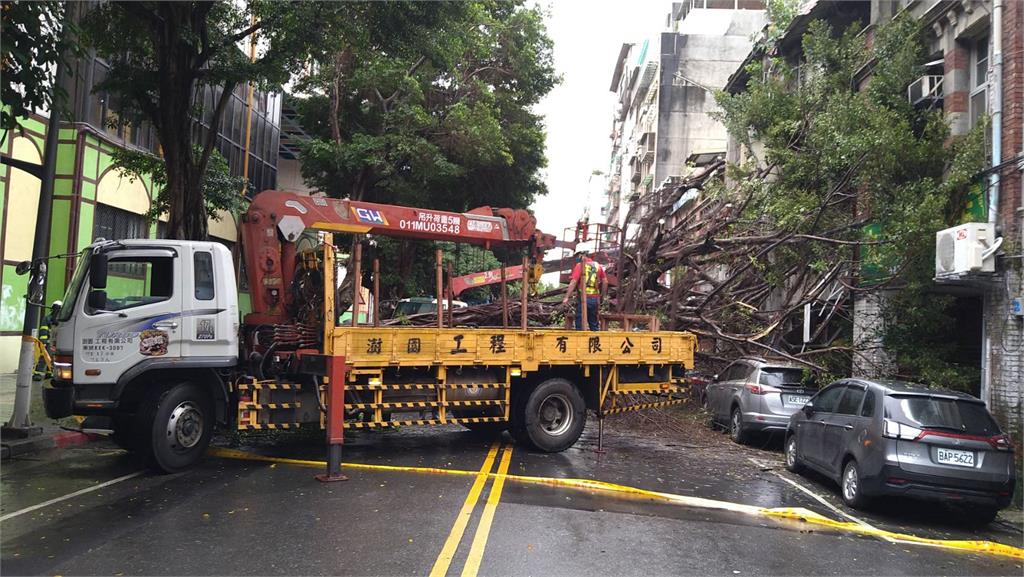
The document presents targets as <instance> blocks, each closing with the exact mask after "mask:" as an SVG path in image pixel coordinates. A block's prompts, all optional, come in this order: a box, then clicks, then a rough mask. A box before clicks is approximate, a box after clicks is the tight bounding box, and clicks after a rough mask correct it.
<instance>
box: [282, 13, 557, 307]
mask: <svg viewBox="0 0 1024 577" xmlns="http://www.w3.org/2000/svg"><path fill="white" fill-rule="evenodd" d="M345 6H346V8H347V18H346V19H345V20H344V21H341V22H337V23H335V24H333V25H332V26H331V27H330V28H329V29H327V30H326V31H325V33H324V37H323V41H322V42H321V44H320V45H319V46H320V48H321V49H320V51H318V52H315V53H314V54H313V60H314V63H315V66H312V67H311V68H310V71H309V72H307V73H305V74H304V75H302V76H301V77H300V78H299V79H298V82H297V92H299V93H302V94H306V96H305V97H303V98H296V101H295V105H296V107H297V109H298V110H299V113H300V117H301V123H302V125H303V127H304V129H305V130H306V131H307V132H308V133H309V134H310V135H311V136H312V138H311V139H310V140H309V141H308V142H307V143H306V144H305V145H304V148H303V150H302V154H301V161H302V174H303V177H304V178H305V180H306V182H307V183H308V184H310V185H311V186H314V187H316V188H318V189H320V190H322V191H324V192H326V193H327V194H328V195H330V196H333V197H339V198H344V197H348V198H352V199H355V200H366V201H373V202H382V203H387V204H400V205H406V206H420V207H427V208H435V209H442V210H451V211H456V212H463V211H466V210H469V209H472V208H476V207H478V206H484V205H490V206H494V207H509V208H522V207H526V206H529V205H530V204H531V203H532V201H533V199H534V198H535V197H536V196H537V195H539V194H544V193H545V192H546V189H545V186H544V183H543V181H542V180H541V177H540V173H539V171H540V169H542V168H543V167H544V166H545V165H546V159H545V156H544V127H543V123H542V119H541V118H540V117H539V116H538V115H537V114H535V113H533V111H532V107H533V106H534V105H535V104H536V103H537V102H539V100H540V99H541V98H542V97H543V96H544V95H545V94H547V93H548V92H549V91H550V90H551V89H552V88H553V87H554V85H555V83H556V81H557V77H556V75H555V73H554V64H553V60H552V43H551V40H550V39H549V38H548V37H547V35H546V32H545V29H544V24H543V19H542V15H541V13H540V12H539V11H538V10H537V9H534V8H528V7H525V6H524V3H523V2H522V1H516V2H499V1H490V0H486V1H478V2H366V3H348V4H345ZM443 248H444V250H445V254H446V255H447V256H446V258H447V259H449V260H453V262H454V264H455V269H456V274H468V273H470V272H479V271H483V270H489V269H493V268H496V267H498V266H499V264H498V261H497V260H496V259H495V257H494V256H493V255H491V254H490V253H486V256H481V254H482V253H480V252H479V251H478V249H473V248H470V247H452V246H445V247H443ZM379 250H380V251H381V254H382V255H383V256H382V262H391V263H397V266H393V267H389V270H388V271H385V272H383V273H382V291H383V292H384V293H385V294H388V295H390V296H394V297H397V296H417V295H428V296H432V295H433V294H434V292H435V291H436V289H435V287H434V266H433V265H434V256H433V247H430V246H425V245H424V244H423V243H413V242H398V241H389V240H381V241H380V244H379ZM487 292H488V289H474V291H473V293H471V294H467V298H474V297H475V298H478V299H483V298H486V296H487V295H486V293H487Z"/></svg>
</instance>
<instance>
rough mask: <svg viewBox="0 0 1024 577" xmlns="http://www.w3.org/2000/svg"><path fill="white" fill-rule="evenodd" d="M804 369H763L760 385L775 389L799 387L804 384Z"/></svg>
mask: <svg viewBox="0 0 1024 577" xmlns="http://www.w3.org/2000/svg"><path fill="white" fill-rule="evenodd" d="M803 379H804V371H803V369H770V368H764V369H761V377H760V379H759V380H760V383H761V384H762V385H770V386H773V387H778V386H784V385H799V384H800V383H802V382H803Z"/></svg>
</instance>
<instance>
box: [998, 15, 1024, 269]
mask: <svg viewBox="0 0 1024 577" xmlns="http://www.w3.org/2000/svg"><path fill="white" fill-rule="evenodd" d="M1003 6H1004V8H1003V10H1004V13H1003V138H1002V155H1003V160H1004V161H1005V160H1007V159H1010V158H1013V157H1015V156H1017V155H1018V154H1020V153H1021V136H1022V134H1024V2H1019V1H1018V2H1006V3H1004V5H1003ZM1001 183H1002V186H1000V193H999V216H1000V221H1001V222H1002V224H1003V233H1004V235H1005V236H1006V237H1009V238H1007V240H1008V241H1009V240H1013V241H1018V239H1020V228H1019V227H1020V215H1018V214H1017V207H1019V206H1021V188H1020V187H1021V172H1020V170H1018V169H1017V165H1016V164H1014V165H1013V166H1009V167H1007V168H1006V169H1004V170H1003V171H1002V174H1001ZM1018 252H1019V251H1018Z"/></svg>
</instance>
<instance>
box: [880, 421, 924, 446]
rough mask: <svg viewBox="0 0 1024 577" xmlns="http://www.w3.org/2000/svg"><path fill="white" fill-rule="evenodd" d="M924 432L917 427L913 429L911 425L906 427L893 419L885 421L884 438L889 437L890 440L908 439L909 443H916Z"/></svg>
mask: <svg viewBox="0 0 1024 577" xmlns="http://www.w3.org/2000/svg"><path fill="white" fill-rule="evenodd" d="M922 433H924V430H922V429H918V428H917V427H911V426H910V425H904V424H903V423H900V422H898V421H893V420H892V419H885V420H884V421H883V428H882V436H883V437H889V438H890V439H906V440H908V441H916V440H917V439H919V438H920V437H921V434H922Z"/></svg>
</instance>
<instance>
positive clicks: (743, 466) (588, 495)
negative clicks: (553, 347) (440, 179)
mask: <svg viewBox="0 0 1024 577" xmlns="http://www.w3.org/2000/svg"><path fill="white" fill-rule="evenodd" d="M595 429H596V427H588V432H587V434H586V436H585V437H584V438H583V439H582V440H581V442H580V443H578V444H577V446H576V447H574V448H572V449H570V450H568V451H566V452H564V453H560V454H554V455H546V454H538V453H531V452H528V451H525V450H522V449H520V448H518V447H516V448H514V449H513V451H512V453H511V460H510V463H509V468H508V472H509V473H512V474H518V475H530V476H540V477H560V478H590V479H599V480H602V481H608V482H613V483H619V484H624V485H630V486H634V487H640V488H644V489H650V490H656V491H662V492H668V493H675V494H680V495H689V496H698V497H705V498H710V499H717V500H725V501H730V502H736V503H744V504H749V505H757V506H765V507H781V506H791V507H804V508H807V509H810V510H813V511H816V512H819V513H821V514H824V515H826V516H829V517H831V518H835V519H839V520H846V519H844V518H843V517H842V515H843V514H853V515H855V516H856V517H857V518H859V519H862V520H863V521H865V522H867V523H870V524H871V525H873V526H876V527H880V528H884V529H890V530H894V531H900V532H906V533H911V534H915V535H919V536H924V537H935V538H942V539H987V540H993V541H997V542H1001V543H1006V544H1011V545H1015V546H1018V547H1020V546H1022V545H1024V543H1022V536H1021V533H1020V531H1019V529H1018V528H1014V527H1012V526H1009V525H1006V524H1000V523H995V524H992V525H990V526H989V527H986V528H984V529H969V528H966V527H964V526H963V525H962V523H960V522H958V519H957V515H956V512H955V511H952V510H945V509H944V508H942V507H936V506H932V505H916V504H913V505H910V504H904V503H893V502H883V503H880V504H879V505H878V506H876V508H875V509H874V510H873V511H869V512H868V513H862V512H854V511H850V510H848V509H846V508H845V507H843V506H842V505H841V502H840V500H839V499H838V497H837V496H836V494H835V488H834V487H833V486H831V485H830V484H829V483H828V482H827V481H825V480H822V479H816V478H803V477H798V476H794V475H791V474H790V473H788V472H786V471H784V469H783V468H782V456H781V453H780V452H779V450H778V447H775V446H774V445H771V444H770V443H769V447H768V448H767V449H762V448H755V447H737V446H734V445H732V444H731V443H730V442H729V441H728V440H727V438H726V437H725V436H724V435H723V436H702V437H700V438H697V439H687V438H685V437H684V438H682V439H680V436H679V435H659V436H657V437H653V438H652V436H651V433H650V432H648V433H645V434H640V433H638V432H634V431H632V430H629V429H622V430H616V429H615V428H614V427H610V430H607V431H606V433H607V434H606V437H605V443H604V444H605V448H606V449H607V453H604V454H598V453H596V452H594V449H595V448H596V435H595V434H594V433H596V431H595ZM504 440H505V443H506V444H507V443H508V438H507V437H505V439H504ZM217 442H218V444H220V445H224V446H232V447H235V448H238V449H242V450H245V451H247V452H250V453H253V454H263V455H273V456H280V457H288V458H298V459H317V460H319V459H322V458H323V454H324V452H323V451H324V449H323V445H322V444H320V443H317V442H316V437H312V436H310V435H306V436H302V435H301V434H300V435H298V436H296V435H294V434H277V435H255V436H248V437H244V438H239V437H236V436H225V437H222V438H220V439H218V441H217ZM491 446H492V440H490V439H486V438H482V437H479V436H476V435H474V434H472V433H469V432H467V431H464V430H461V429H457V428H455V427H450V428H437V429H403V430H400V431H387V432H370V431H365V432H358V433H355V434H353V435H351V436H350V437H349V442H348V444H347V445H346V448H345V460H346V461H347V462H352V463H369V464H383V465H400V466H416V467H441V468H447V469H462V470H469V471H474V472H475V471H478V470H479V469H480V468H481V465H482V464H483V463H484V460H485V456H486V455H487V453H488V449H489V448H490V447H491ZM499 457H500V453H499ZM499 460H500V459H499ZM497 461H498V460H496V462H495V464H494V467H493V469H492V470H496V469H497V468H498V466H499V464H498V462H497ZM138 471H139V468H138V466H137V465H136V464H135V463H134V461H133V460H132V459H131V458H130V457H128V456H126V455H125V454H124V453H123V452H121V451H119V450H116V449H114V448H113V447H112V445H110V444H108V443H106V442H99V443H93V444H91V445H89V446H87V447H85V448H77V449H65V450H63V451H55V452H52V453H49V454H43V455H38V456H36V457H34V458H32V459H23V460H17V461H7V462H5V463H4V465H3V469H2V471H0V517H2V518H4V520H3V521H2V522H0V538H2V551H0V563H2V566H0V573H2V574H3V575H22V574H25V575H136V574H145V575H235V574H262V575H300V574H301V575H305V574H316V575H426V574H429V573H430V572H431V569H432V568H434V567H435V564H436V563H437V561H438V558H439V557H440V556H442V555H443V552H444V551H445V543H446V542H447V541H450V542H451V543H452V545H451V547H450V551H451V553H452V554H453V559H452V561H451V563H450V565H449V567H448V571H447V574H449V575H460V574H461V575H465V576H467V577H471V576H472V575H476V574H480V575H669V574H672V575H680V574H686V575H741V576H742V575H807V574H817V575H939V574H944V575H1021V574H1022V572H1024V569H1022V564H1021V561H1019V560H1014V559H1011V558H1007V557H997V556H991V555H982V554H974V553H963V552H955V551H946V550H940V549H935V548H930V547H923V546H915V545H908V544H893V543H888V542H885V541H882V540H880V539H877V538H872V537H861V536H856V535H850V534H844V533H839V532H832V531H826V530H822V529H820V528H809V527H806V526H803V527H800V526H798V525H797V524H795V523H794V522H780V521H773V520H770V519H767V518H760V517H751V516H747V515H742V514H738V513H730V512H722V511H715V510H709V509H698V508H689V507H683V506H679V505H673V504H666V503H659V502H651V501H648V500H644V499H638V498H635V497H628V496H624V495H609V494H606V493H595V492H591V491H584V490H577V489H569V488H560V487H551V486H542V485H527V484H521V483H516V482H511V481H510V482H506V483H505V484H504V486H503V488H502V490H501V492H500V495H499V494H497V493H496V491H495V490H494V482H493V481H488V482H487V483H486V484H485V485H484V488H483V491H482V492H481V493H480V495H479V498H478V500H477V501H476V502H475V504H474V506H473V507H472V509H471V511H472V514H471V517H470V518H469V522H468V524H467V525H466V528H465V532H464V534H462V535H461V538H459V536H458V535H457V534H455V535H454V536H452V535H453V525H455V524H456V523H455V521H456V518H457V517H458V516H459V511H460V509H461V508H463V506H464V503H465V501H466V499H467V495H468V494H470V493H471V487H472V486H473V484H474V479H475V477H474V476H472V475H470V476H451V475H438V474H425V473H416V472H399V471H382V470H354V469H346V473H347V474H348V475H349V477H350V480H349V481H347V482H344V483H335V484H326V485H325V484H320V483H317V482H316V481H314V480H313V478H312V475H313V474H314V473H317V472H320V470H319V469H316V468H311V467H304V466H297V465H290V464H284V463H268V462H260V461H251V460H235V459H226V458H218V457H210V458H207V459H206V461H205V462H204V463H203V464H202V465H201V466H199V467H198V468H196V469H194V470H192V471H189V472H186V473H181V474H178V475H169V476H156V475H151V474H149V473H141V474H138ZM133 475H136V476H133ZM785 479H788V480H789V481H792V482H795V483H798V484H799V485H801V486H803V487H804V488H806V489H807V491H808V492H805V491H803V490H801V489H799V488H797V487H795V486H794V485H793V484H792V483H790V482H787V481H786V480H785ZM112 480H116V482H114V483H113V484H110V485H109V486H106V487H103V488H100V489H95V490H92V491H89V492H86V493H83V494H80V495H77V496H72V497H70V498H64V499H63V500H60V501H58V502H55V503H52V504H49V505H46V506H43V507H40V508H37V509H34V510H29V511H27V512H24V513H20V512H21V511H24V510H26V509H27V508H31V507H34V506H38V505H40V504H42V503H45V502H47V501H49V500H51V499H60V498H62V497H66V496H67V495H69V494H73V493H74V492H76V491H79V490H82V489H88V488H90V487H94V486H95V485H97V484H98V483H103V482H110V481H112ZM492 493H493V494H492ZM810 493H813V494H815V495H817V496H818V498H821V499H823V500H824V501H825V502H826V503H828V504H830V505H831V506H832V507H835V508H836V510H833V509H831V508H830V507H829V506H827V505H825V504H822V503H821V502H819V501H818V500H817V499H816V498H815V497H814V496H813V495H812V494H810ZM489 500H490V501H492V505H491V511H490V515H492V518H491V520H490V521H485V522H481V519H482V518H483V517H487V516H488V514H486V513H485V512H486V510H487V505H486V504H487V502H488V501H489ZM837 511H838V512H837ZM11 515H14V516H11ZM481 541H482V542H481ZM474 543H475V544H476V546H474Z"/></svg>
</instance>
